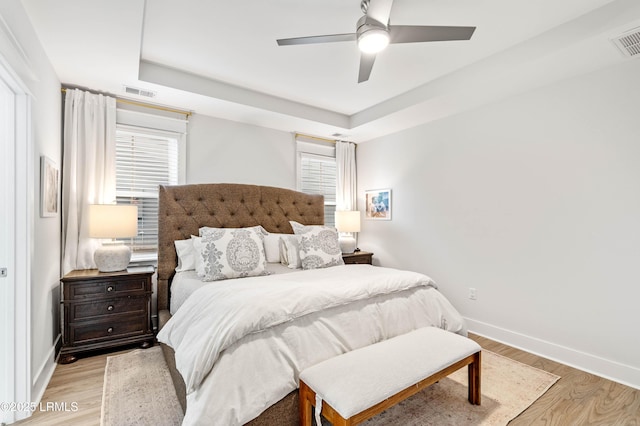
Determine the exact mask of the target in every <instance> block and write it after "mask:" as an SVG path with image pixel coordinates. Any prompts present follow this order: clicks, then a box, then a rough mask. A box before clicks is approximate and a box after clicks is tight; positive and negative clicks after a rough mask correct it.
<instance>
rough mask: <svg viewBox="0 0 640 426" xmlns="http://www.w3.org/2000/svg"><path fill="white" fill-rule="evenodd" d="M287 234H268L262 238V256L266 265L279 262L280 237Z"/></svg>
mask: <svg viewBox="0 0 640 426" xmlns="http://www.w3.org/2000/svg"><path fill="white" fill-rule="evenodd" d="M283 235H287V234H275V233H274V234H272V233H268V234H267V235H265V237H264V254H265V256H266V257H267V262H268V263H274V262H280V237H281V236H283Z"/></svg>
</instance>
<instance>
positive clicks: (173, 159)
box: [116, 125, 180, 261]
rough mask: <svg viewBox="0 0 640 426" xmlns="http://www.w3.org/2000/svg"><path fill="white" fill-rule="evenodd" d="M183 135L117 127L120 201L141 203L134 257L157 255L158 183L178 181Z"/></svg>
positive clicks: (117, 174) (141, 258)
mask: <svg viewBox="0 0 640 426" xmlns="http://www.w3.org/2000/svg"><path fill="white" fill-rule="evenodd" d="M179 138H180V135H178V134H172V133H168V132H161V131H153V130H148V129H143V128H134V127H129V126H120V125H119V126H118V127H117V129H116V201H117V203H118V204H134V205H137V206H138V235H137V236H136V237H135V238H133V239H126V240H124V241H125V242H126V243H127V244H130V246H131V250H132V252H133V254H132V260H133V261H140V260H150V259H155V257H156V253H157V249H158V186H159V185H176V184H178V141H179Z"/></svg>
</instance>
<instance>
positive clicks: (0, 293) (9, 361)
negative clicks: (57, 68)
mask: <svg viewBox="0 0 640 426" xmlns="http://www.w3.org/2000/svg"><path fill="white" fill-rule="evenodd" d="M0 59H2V58H1V57H0ZM29 118H30V101H29V95H28V93H27V91H26V90H25V89H24V86H23V85H22V84H21V82H20V80H19V78H17V77H16V76H15V75H14V74H13V73H12V71H11V69H10V68H9V67H7V66H5V65H4V63H3V62H2V61H1V60H0V377H1V378H2V380H0V402H9V403H11V402H15V403H18V402H30V401H31V348H30V339H31V324H30V287H31V274H30V257H29V252H30V249H31V236H32V235H31V229H32V228H33V227H32V221H33V216H32V210H33V201H32V194H33V182H32V179H33V178H32V176H33V166H32V164H31V159H32V158H33V156H32V149H31V138H30V119H29ZM4 408H7V407H4ZM8 408H9V409H2V410H0V422H2V423H7V424H10V423H13V422H15V421H16V420H20V419H23V418H25V417H27V416H28V415H29V412H28V411H15V410H13V409H12V408H13V407H11V406H9V407H8Z"/></svg>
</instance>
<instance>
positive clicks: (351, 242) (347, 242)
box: [338, 235, 356, 254]
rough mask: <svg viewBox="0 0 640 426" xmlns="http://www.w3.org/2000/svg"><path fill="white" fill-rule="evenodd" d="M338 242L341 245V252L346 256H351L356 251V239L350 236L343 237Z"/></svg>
mask: <svg viewBox="0 0 640 426" xmlns="http://www.w3.org/2000/svg"><path fill="white" fill-rule="evenodd" d="M338 242H339V243H340V250H341V251H342V253H344V254H351V253H353V252H354V251H355V250H356V239H355V238H354V237H352V236H350V235H349V236H347V235H344V236H343V235H341V236H340V237H339V238H338Z"/></svg>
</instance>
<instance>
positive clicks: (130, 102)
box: [60, 87, 193, 118]
mask: <svg viewBox="0 0 640 426" xmlns="http://www.w3.org/2000/svg"><path fill="white" fill-rule="evenodd" d="M60 90H61V91H62V93H66V92H67V88H66V87H62V88H61V89H60ZM109 96H113V95H109ZM114 97H115V98H116V102H120V103H122V104H129V105H135V106H141V107H144V108H151V109H157V110H160V111H166V112H173V113H175V114H183V115H186V116H187V118H189V117H190V116H191V115H192V114H193V113H192V112H191V111H184V110H180V109H174V108H169V107H163V106H160V105H153V104H148V103H145V102H138V101H132V100H129V99H123V98H118V97H117V96H114Z"/></svg>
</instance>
